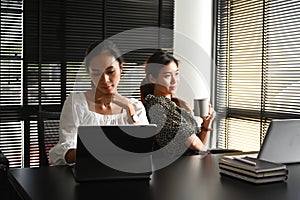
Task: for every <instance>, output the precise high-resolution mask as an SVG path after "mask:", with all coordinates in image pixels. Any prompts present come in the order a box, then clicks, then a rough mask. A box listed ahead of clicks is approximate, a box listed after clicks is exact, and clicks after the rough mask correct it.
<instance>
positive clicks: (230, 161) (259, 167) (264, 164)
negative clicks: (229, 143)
mask: <svg viewBox="0 0 300 200" xmlns="http://www.w3.org/2000/svg"><path fill="white" fill-rule="evenodd" d="M243 159H245V160H249V161H250V162H254V163H255V165H251V164H247V163H244V162H241V161H240V160H236V159H235V157H234V156H227V157H226V156H224V157H222V158H220V160H219V164H223V165H227V166H229V167H234V168H239V169H243V170H247V171H250V172H255V173H260V172H270V171H277V170H283V169H286V165H284V164H281V163H274V162H269V161H265V160H260V159H257V158H252V157H243Z"/></svg>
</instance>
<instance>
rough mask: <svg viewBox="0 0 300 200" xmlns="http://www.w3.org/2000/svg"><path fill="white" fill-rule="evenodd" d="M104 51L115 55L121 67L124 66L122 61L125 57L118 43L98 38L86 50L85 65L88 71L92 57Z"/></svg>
mask: <svg viewBox="0 0 300 200" xmlns="http://www.w3.org/2000/svg"><path fill="white" fill-rule="evenodd" d="M103 52H108V53H109V54H111V55H112V56H114V57H115V58H116V60H117V61H118V63H119V66H120V69H121V70H122V68H123V65H122V63H123V62H124V59H123V57H122V55H121V53H120V51H119V49H118V47H117V45H116V44H115V43H113V42H112V41H110V40H104V41H99V40H97V41H94V42H93V43H91V44H90V45H89V47H88V48H87V50H86V52H85V67H86V70H87V71H89V65H90V61H91V59H92V58H93V57H95V56H97V55H99V54H101V53H103Z"/></svg>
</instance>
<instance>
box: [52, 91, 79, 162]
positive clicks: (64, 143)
mask: <svg viewBox="0 0 300 200" xmlns="http://www.w3.org/2000/svg"><path fill="white" fill-rule="evenodd" d="M76 96H77V98H76ZM79 101H80V99H79V98H78V95H77V94H75V93H74V94H73V93H71V94H70V95H69V96H68V98H67V99H66V101H65V103H64V106H63V109H62V112H61V116H60V130H59V131H60V133H59V142H58V143H57V144H56V145H55V146H54V147H53V148H52V149H51V150H50V152H49V157H50V162H51V163H52V164H55V165H64V164H67V162H66V160H65V154H66V153H67V151H68V150H69V149H73V148H74V149H75V148H76V140H77V129H78V126H79V124H80V119H79V117H80V110H79V109H76V107H77V104H78V103H79Z"/></svg>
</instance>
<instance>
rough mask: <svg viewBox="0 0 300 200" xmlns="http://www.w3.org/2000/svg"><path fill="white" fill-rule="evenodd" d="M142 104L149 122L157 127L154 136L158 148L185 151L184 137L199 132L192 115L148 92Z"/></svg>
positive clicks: (171, 151)
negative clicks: (156, 132) (157, 131)
mask: <svg viewBox="0 0 300 200" xmlns="http://www.w3.org/2000/svg"><path fill="white" fill-rule="evenodd" d="M144 106H145V108H146V113H147V117H148V120H149V122H150V123H151V124H156V125H157V127H158V130H159V133H158V134H157V135H156V137H155V139H156V144H157V146H158V148H163V149H164V150H165V151H166V152H167V153H170V154H177V155H178V154H183V153H185V152H186V150H187V149H188V147H187V146H186V145H185V141H186V139H187V138H188V137H189V136H191V135H192V134H196V135H198V134H199V133H200V128H199V127H198V124H197V121H196V120H195V119H194V117H193V116H192V115H191V114H190V113H188V112H187V111H186V110H185V109H184V108H180V107H178V106H177V105H176V104H175V103H174V102H173V101H171V100H170V99H169V98H167V97H164V96H154V95H151V94H149V95H147V96H146V98H145V103H144Z"/></svg>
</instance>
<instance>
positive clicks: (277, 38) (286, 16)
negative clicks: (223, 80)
mask: <svg viewBox="0 0 300 200" xmlns="http://www.w3.org/2000/svg"><path fill="white" fill-rule="evenodd" d="M267 5H268V6H267V13H268V15H267V17H268V23H267V27H266V28H267V33H268V34H267V46H268V47H267V51H266V59H267V64H268V67H267V70H266V82H265V87H266V88H267V90H266V94H265V95H266V101H265V111H266V112H269V113H270V116H271V117H273V118H277V117H280V116H281V115H292V114H294V115H298V117H300V116H299V115H300V101H299V99H300V92H299V91H300V56H299V55H300V53H299V52H300V40H299V35H300V20H299V15H300V1H299V0H297V1H284V0H276V1H274V0H273V1H269V2H268V4H267Z"/></svg>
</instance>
